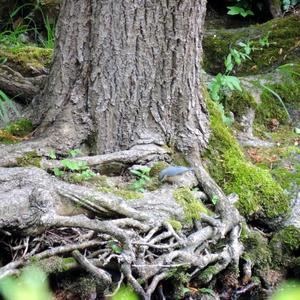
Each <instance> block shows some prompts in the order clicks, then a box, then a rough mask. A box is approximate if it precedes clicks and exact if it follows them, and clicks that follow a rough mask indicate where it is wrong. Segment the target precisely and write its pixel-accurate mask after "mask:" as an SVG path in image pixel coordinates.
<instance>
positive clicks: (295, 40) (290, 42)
mask: <svg viewBox="0 0 300 300" xmlns="http://www.w3.org/2000/svg"><path fill="white" fill-rule="evenodd" d="M299 28H300V17H299V16H297V15H294V16H289V17H286V18H277V19H273V20H271V21H269V22H266V23H264V24H258V25H252V26H249V27H244V28H239V29H238V30H236V29H233V30H225V29H219V30H213V32H211V33H207V34H206V35H205V36H204V40H203V49H204V61H203V64H204V69H205V70H206V72H208V73H211V74H217V73H219V72H221V73H224V59H225V58H226V56H227V55H228V53H229V49H230V48H237V49H239V46H238V43H239V42H247V41H253V45H252V46H253V47H255V48H256V50H255V51H253V52H252V53H251V60H247V61H246V62H244V63H242V64H241V65H240V66H238V67H237V68H236V69H235V75H237V76H242V75H254V74H260V73H265V72H268V71H270V70H272V69H274V67H277V66H279V65H282V64H286V63H288V62H296V61H298V62H299V61H300V59H299V54H298V50H297V49H299V44H300V30H299ZM264 37H265V38H267V39H266V41H267V42H268V45H265V46H262V45H261V44H260V43H259V40H260V39H261V38H264Z"/></svg>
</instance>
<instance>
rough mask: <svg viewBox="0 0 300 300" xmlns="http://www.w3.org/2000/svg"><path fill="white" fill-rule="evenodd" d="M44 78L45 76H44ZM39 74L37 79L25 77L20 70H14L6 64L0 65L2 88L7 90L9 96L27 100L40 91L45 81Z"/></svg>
mask: <svg viewBox="0 0 300 300" xmlns="http://www.w3.org/2000/svg"><path fill="white" fill-rule="evenodd" d="M42 78H43V79H44V77H43V76H42ZM43 79H41V77H40V76H39V78H38V79H36V80H37V81H39V83H37V81H35V82H33V81H34V79H33V80H32V79H30V78H26V77H23V76H22V75H21V74H20V73H19V72H16V71H14V70H13V69H11V68H10V67H8V66H6V65H0V90H2V91H4V92H6V93H7V94H8V95H9V96H12V97H14V96H17V97H18V98H19V99H23V100H25V101H26V102H30V101H31V99H32V98H33V97H34V96H35V95H37V94H38V93H39V85H38V84H40V83H41V81H43Z"/></svg>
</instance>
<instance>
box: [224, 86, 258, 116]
mask: <svg viewBox="0 0 300 300" xmlns="http://www.w3.org/2000/svg"><path fill="white" fill-rule="evenodd" d="M223 104H224V108H225V111H226V112H227V111H231V112H233V113H234V116H235V117H237V118H241V117H242V116H243V115H244V114H245V113H246V112H247V111H248V109H249V108H256V106H257V104H256V101H255V99H254V98H253V96H252V95H251V94H250V93H249V92H248V91H246V90H243V91H242V92H240V91H233V92H232V93H231V95H230V96H227V97H226V99H225V100H224V103H223Z"/></svg>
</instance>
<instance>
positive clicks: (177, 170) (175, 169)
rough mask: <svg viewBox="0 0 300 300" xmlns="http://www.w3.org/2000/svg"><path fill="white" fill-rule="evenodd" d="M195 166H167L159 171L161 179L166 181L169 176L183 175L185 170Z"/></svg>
mask: <svg viewBox="0 0 300 300" xmlns="http://www.w3.org/2000/svg"><path fill="white" fill-rule="evenodd" d="M192 169H193V168H187V167H183V166H171V167H167V168H165V169H163V170H161V171H160V172H159V180H160V181H164V180H166V179H168V178H170V179H171V178H173V177H175V176H177V175H181V174H183V173H185V172H188V171H191V170H192Z"/></svg>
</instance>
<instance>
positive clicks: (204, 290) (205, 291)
mask: <svg viewBox="0 0 300 300" xmlns="http://www.w3.org/2000/svg"><path fill="white" fill-rule="evenodd" d="M199 292H200V293H202V294H209V295H211V296H215V293H214V291H213V290H212V289H209V288H202V289H199Z"/></svg>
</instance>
